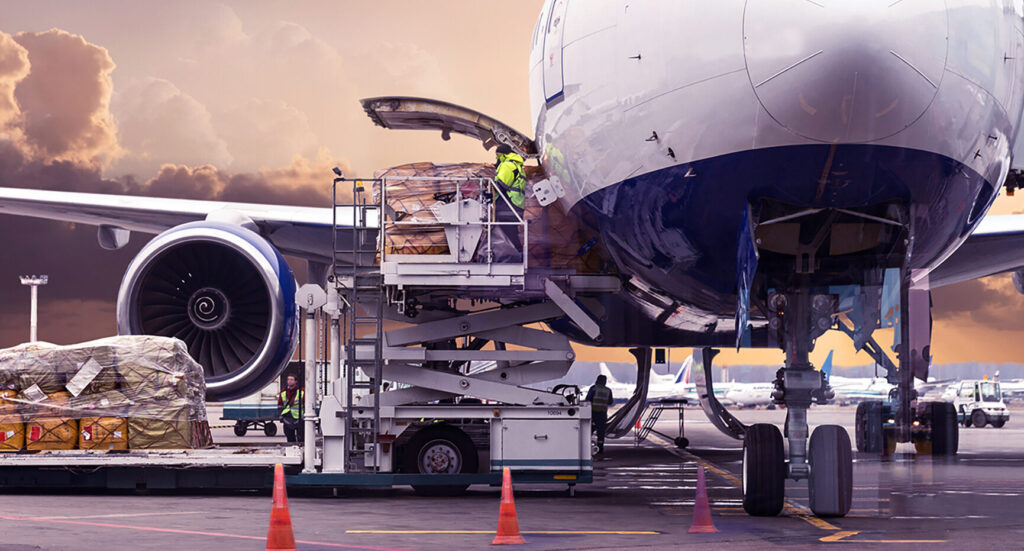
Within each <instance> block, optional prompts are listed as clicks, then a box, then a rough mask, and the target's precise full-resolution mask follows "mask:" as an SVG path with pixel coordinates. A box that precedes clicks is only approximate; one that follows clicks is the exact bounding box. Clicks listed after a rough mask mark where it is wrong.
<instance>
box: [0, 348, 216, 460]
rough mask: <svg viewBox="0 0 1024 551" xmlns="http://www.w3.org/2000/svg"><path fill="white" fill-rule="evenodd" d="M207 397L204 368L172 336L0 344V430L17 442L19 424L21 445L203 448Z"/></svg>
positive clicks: (206, 443)
mask: <svg viewBox="0 0 1024 551" xmlns="http://www.w3.org/2000/svg"><path fill="white" fill-rule="evenodd" d="M205 395H206V384H205V381H204V379H203V369H202V367H201V366H200V365H199V364H197V363H196V362H195V361H194V360H193V359H192V358H191V357H190V356H189V354H188V350H187V348H186V347H185V344H184V343H183V342H181V341H180V340H177V339H171V338H166V337H152V336H123V337H111V338H107V339H101V340H98V341H92V342H88V343H84V344H79V345H73V346H56V345H52V344H49V343H29V344H23V345H20V346H17V347H14V348H8V349H5V350H0V429H3V428H4V427H5V426H10V427H14V428H9V429H8V430H7V431H6V432H11V431H14V432H15V434H14V435H12V438H14V439H15V440H16V439H17V434H18V431H17V426H18V425H19V424H21V423H24V425H25V427H24V430H23V431H22V433H23V434H24V440H25V447H26V448H27V449H73V448H75V447H76V446H77V447H80V448H84V449H89V448H93V447H104V448H109V449H124V446H123V445H122V443H121V442H122V441H123V442H124V445H126V446H127V447H131V448H134V447H137V448H154V447H155V448H197V447H207V446H209V445H211V444H212V439H211V438H210V436H209V424H208V423H207V418H206V401H205ZM79 420H82V423H81V427H80V426H79V425H80V423H79ZM80 428H81V429H83V430H79V429H80ZM33 431H35V432H33ZM0 432H3V431H2V430H0ZM4 436H6V433H5V434H4ZM36 443H38V444H36ZM97 443H99V444H100V445H96V444H97ZM3 444H4V441H3V440H0V450H4V449H5V447H4V445H3ZM12 446H13V444H11V445H10V446H9V447H12ZM48 446H53V447H48ZM69 446H70V447H69Z"/></svg>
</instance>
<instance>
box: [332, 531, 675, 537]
mask: <svg viewBox="0 0 1024 551" xmlns="http://www.w3.org/2000/svg"><path fill="white" fill-rule="evenodd" d="M345 533H346V534H493V533H495V531H494V530H345ZM522 533H523V534H549V535H550V534H555V535H572V536H658V535H661V532H655V531H653V530H523V531H522Z"/></svg>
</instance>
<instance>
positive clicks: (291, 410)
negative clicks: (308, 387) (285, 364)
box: [277, 375, 306, 442]
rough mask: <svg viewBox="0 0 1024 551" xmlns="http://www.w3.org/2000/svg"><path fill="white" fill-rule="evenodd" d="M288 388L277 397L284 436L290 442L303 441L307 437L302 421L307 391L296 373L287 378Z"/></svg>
mask: <svg viewBox="0 0 1024 551" xmlns="http://www.w3.org/2000/svg"><path fill="white" fill-rule="evenodd" d="M286 385H287V386H286V388H285V389H284V390H282V391H281V395H280V396H278V397H277V407H278V409H279V410H280V412H281V413H280V415H281V424H282V425H284V436H285V438H286V439H287V440H288V441H289V442H302V439H303V437H305V426H304V425H303V421H302V408H303V405H304V404H305V403H306V402H305V400H306V392H305V390H303V389H302V387H300V386H299V383H298V381H297V380H296V379H295V375H289V376H288V377H287V378H286Z"/></svg>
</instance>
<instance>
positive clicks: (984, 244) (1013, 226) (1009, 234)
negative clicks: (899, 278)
mask: <svg viewBox="0 0 1024 551" xmlns="http://www.w3.org/2000/svg"><path fill="white" fill-rule="evenodd" d="M1020 267H1024V214H1009V215H998V216H986V217H985V218H984V219H983V220H982V221H981V223H979V224H978V228H977V229H976V230H974V233H972V234H971V236H970V237H968V238H967V241H966V242H964V244H963V245H961V246H960V248H959V249H957V250H956V252H954V253H953V254H952V256H950V257H949V258H948V259H946V261H945V262H943V263H942V264H940V265H939V267H938V268H935V269H934V270H932V272H931V274H929V275H928V284H929V286H930V287H932V288H936V287H943V286H946V285H952V284H954V283H960V282H963V281H970V280H972V279H978V278H980V277H985V276H990V275H995V274H999V273H1003V272H1007V271H1010V270H1015V269H1017V268H1020Z"/></svg>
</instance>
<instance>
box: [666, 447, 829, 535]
mask: <svg viewBox="0 0 1024 551" xmlns="http://www.w3.org/2000/svg"><path fill="white" fill-rule="evenodd" d="M647 439H648V440H653V441H655V442H657V443H658V445H660V446H661V447H663V448H665V449H666V450H668V452H669V453H671V454H673V455H676V456H678V457H681V458H683V459H686V460H689V461H693V462H694V463H696V464H698V465H700V466H702V467H704V468H705V469H707V470H709V471H711V472H713V473H715V474H717V475H718V476H721V477H722V478H724V479H726V480H728V481H729V482H732V483H733V484H734V485H736V486H737V487H739V488H742V487H743V480H741V479H740V477H738V476H736V475H734V474H732V473H730V472H728V471H726V470H725V469H723V468H721V467H719V466H717V465H715V464H713V463H711V462H709V461H706V460H704V459H701V458H700V457H697V456H696V455H693V454H692V453H690V452H688V451H686V450H680V449H678V448H676V446H675V444H673V443H671V442H669V441H667V440H665V439H664V438H662V437H660V436H658V435H657V434H653V433H652V434H651V435H649V436H648V437H647ZM782 510H783V511H784V512H785V513H786V514H788V515H790V516H792V517H795V518H798V519H800V520H802V521H804V522H806V523H807V524H810V525H811V526H813V527H815V528H818V529H821V530H837V531H838V530H839V527H838V526H836V525H834V524H831V523H829V522H828V521H825V520H822V519H820V518H818V517H816V516H814V514H813V513H811V510H810V509H808V508H806V507H803V506H801V505H797V504H796V503H793V502H791V501H788V500H787V501H786V503H785V505H784V506H783V508H782Z"/></svg>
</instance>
